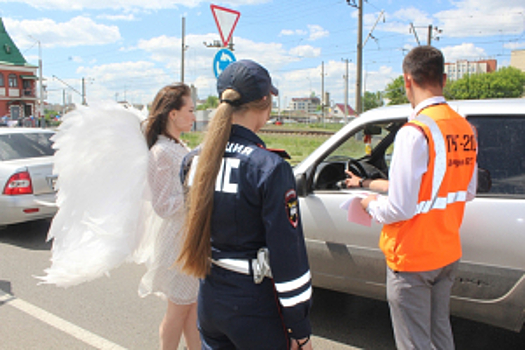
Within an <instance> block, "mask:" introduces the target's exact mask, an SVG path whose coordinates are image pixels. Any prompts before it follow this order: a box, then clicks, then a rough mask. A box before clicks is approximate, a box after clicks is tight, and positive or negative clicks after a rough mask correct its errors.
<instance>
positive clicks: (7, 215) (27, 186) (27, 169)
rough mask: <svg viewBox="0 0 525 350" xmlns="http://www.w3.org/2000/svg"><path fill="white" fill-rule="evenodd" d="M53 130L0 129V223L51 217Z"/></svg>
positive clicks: (52, 209)
mask: <svg viewBox="0 0 525 350" xmlns="http://www.w3.org/2000/svg"><path fill="white" fill-rule="evenodd" d="M53 135H54V132H53V131H50V130H43V129H30V128H0V191H1V192H0V226H3V225H9V224H15V223H20V222H26V221H32V220H37V219H44V218H50V217H53V215H54V214H55V213H56V210H57V208H56V207H55V206H54V205H52V204H53V203H54V202H55V190H54V184H55V181H56V176H55V175H53V154H54V150H53V149H52V147H51V146H52V141H51V140H50V138H51V136H53Z"/></svg>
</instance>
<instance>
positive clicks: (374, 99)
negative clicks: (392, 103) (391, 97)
mask: <svg viewBox="0 0 525 350" xmlns="http://www.w3.org/2000/svg"><path fill="white" fill-rule="evenodd" d="M363 100H364V103H363V105H364V111H368V110H369V109H374V108H376V107H381V106H382V105H383V104H384V102H383V96H382V95H381V92H379V91H377V92H369V91H365V96H364V99H363Z"/></svg>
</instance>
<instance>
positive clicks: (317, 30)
mask: <svg viewBox="0 0 525 350" xmlns="http://www.w3.org/2000/svg"><path fill="white" fill-rule="evenodd" d="M308 30H309V31H310V37H309V38H308V40H311V41H314V40H318V39H321V38H324V37H327V36H328V35H329V32H328V30H326V29H323V27H321V26H320V25H317V24H309V25H308Z"/></svg>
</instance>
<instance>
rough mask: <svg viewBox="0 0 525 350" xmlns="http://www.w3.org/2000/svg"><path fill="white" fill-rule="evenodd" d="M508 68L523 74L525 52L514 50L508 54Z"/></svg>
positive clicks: (524, 69)
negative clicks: (519, 70)
mask: <svg viewBox="0 0 525 350" xmlns="http://www.w3.org/2000/svg"><path fill="white" fill-rule="evenodd" d="M510 66H511V67H515V68H518V69H521V71H522V72H525V50H514V51H512V52H511V53H510Z"/></svg>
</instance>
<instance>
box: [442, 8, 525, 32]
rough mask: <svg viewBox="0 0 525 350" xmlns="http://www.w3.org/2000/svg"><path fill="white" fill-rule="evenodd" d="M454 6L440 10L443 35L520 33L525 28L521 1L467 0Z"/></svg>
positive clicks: (524, 9) (523, 9) (524, 10)
mask: <svg viewBox="0 0 525 350" xmlns="http://www.w3.org/2000/svg"><path fill="white" fill-rule="evenodd" d="M454 5H455V7H456V8H455V9H452V10H447V11H442V12H439V13H437V14H436V15H435V17H436V18H437V19H439V21H440V22H441V23H440V27H442V29H443V35H446V36H451V37H467V36H490V35H502V34H520V33H522V32H523V30H524V29H525V27H524V21H523V13H524V12H525V6H524V3H523V1H522V0H508V1H507V0H506V1H505V2H502V1H499V0H486V1H480V0H464V1H460V2H457V3H454Z"/></svg>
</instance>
